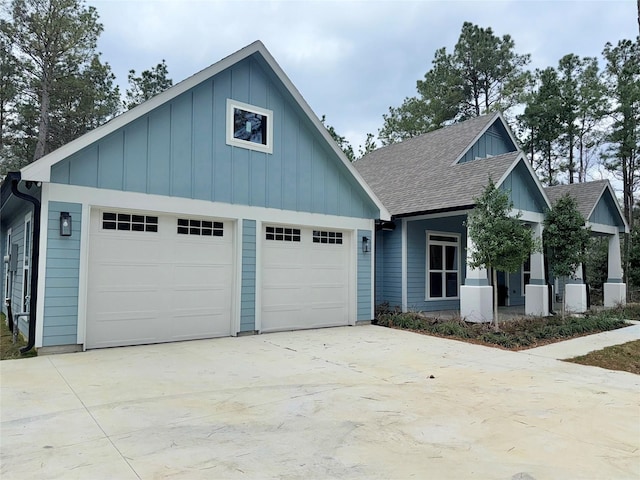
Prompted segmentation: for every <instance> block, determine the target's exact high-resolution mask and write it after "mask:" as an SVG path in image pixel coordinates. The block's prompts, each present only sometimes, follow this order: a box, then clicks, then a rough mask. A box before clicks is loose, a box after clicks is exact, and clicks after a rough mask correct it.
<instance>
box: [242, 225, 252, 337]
mask: <svg viewBox="0 0 640 480" xmlns="http://www.w3.org/2000/svg"><path fill="white" fill-rule="evenodd" d="M241 289H242V291H241V293H240V331H241V332H251V331H254V330H255V329H256V322H255V319H256V221H255V220H243V221H242V282H241Z"/></svg>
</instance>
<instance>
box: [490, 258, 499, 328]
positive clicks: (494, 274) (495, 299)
mask: <svg viewBox="0 0 640 480" xmlns="http://www.w3.org/2000/svg"><path fill="white" fill-rule="evenodd" d="M491 272H492V273H491V276H492V278H493V328H494V329H495V330H499V329H500V325H499V324H498V271H497V270H496V269H495V268H492V269H491Z"/></svg>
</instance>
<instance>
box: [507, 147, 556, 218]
mask: <svg viewBox="0 0 640 480" xmlns="http://www.w3.org/2000/svg"><path fill="white" fill-rule="evenodd" d="M525 161H526V160H520V162H518V164H517V165H516V166H515V168H514V169H513V170H512V171H511V173H509V175H508V176H507V178H505V180H504V181H503V182H502V184H501V185H500V188H501V189H502V190H505V191H507V192H509V195H510V197H511V201H512V202H513V206H514V208H515V209H516V210H526V211H529V212H537V213H544V212H545V211H546V209H547V206H546V202H545V200H544V197H543V195H542V193H541V192H540V189H539V188H538V186H537V185H536V182H535V180H534V179H533V178H531V174H530V173H529V169H528V168H527V167H526V166H525V165H524V163H523V162H525Z"/></svg>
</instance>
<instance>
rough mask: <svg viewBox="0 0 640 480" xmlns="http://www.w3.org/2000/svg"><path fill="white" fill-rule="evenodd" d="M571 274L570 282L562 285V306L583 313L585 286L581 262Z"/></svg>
mask: <svg viewBox="0 0 640 480" xmlns="http://www.w3.org/2000/svg"><path fill="white" fill-rule="evenodd" d="M573 276H574V278H573V281H572V283H567V284H566V285H565V287H564V308H565V310H566V311H568V312H573V313H584V312H586V311H587V286H586V285H585V284H584V282H583V281H582V264H581V263H580V264H579V265H578V267H577V268H576V271H575V272H574V274H573ZM570 281H571V280H570Z"/></svg>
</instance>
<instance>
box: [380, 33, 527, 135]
mask: <svg viewBox="0 0 640 480" xmlns="http://www.w3.org/2000/svg"><path fill="white" fill-rule="evenodd" d="M529 61H530V56H529V55H519V54H517V53H515V43H514V41H513V39H512V38H511V36H509V35H504V36H502V37H498V36H496V35H494V33H493V30H492V29H491V27H488V28H482V27H479V26H477V25H473V24H472V23H470V22H465V23H464V24H463V26H462V31H461V33H460V37H459V38H458V42H457V43H456V45H455V47H454V49H453V52H452V53H447V50H446V48H444V47H443V48H441V49H439V50H437V51H436V53H435V56H434V59H433V63H432V65H433V66H432V68H431V70H429V71H428V72H427V73H426V74H425V77H424V80H419V81H418V82H417V90H418V96H417V97H410V98H406V99H405V100H404V102H403V104H402V105H401V106H400V107H397V108H394V107H390V108H389V111H388V113H387V114H386V115H384V116H383V119H384V125H383V127H382V128H381V129H380V132H379V138H380V140H381V141H382V143H383V144H384V145H388V144H390V143H394V142H397V141H401V140H403V139H405V138H410V137H413V136H416V135H420V134H422V133H425V132H428V131H430V130H434V129H437V128H440V127H442V126H443V125H446V124H448V123H453V122H457V121H461V120H465V119H468V118H470V117H475V116H479V115H482V114H485V113H488V112H491V111H494V110H502V111H506V110H509V109H510V108H511V107H513V106H515V105H517V104H519V103H520V101H521V96H522V93H523V92H524V89H525V86H526V84H527V81H528V74H527V73H526V72H525V71H524V67H525V66H526V65H527V64H528V63H529Z"/></svg>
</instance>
